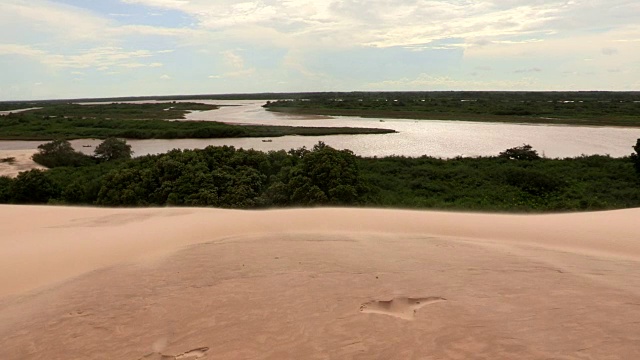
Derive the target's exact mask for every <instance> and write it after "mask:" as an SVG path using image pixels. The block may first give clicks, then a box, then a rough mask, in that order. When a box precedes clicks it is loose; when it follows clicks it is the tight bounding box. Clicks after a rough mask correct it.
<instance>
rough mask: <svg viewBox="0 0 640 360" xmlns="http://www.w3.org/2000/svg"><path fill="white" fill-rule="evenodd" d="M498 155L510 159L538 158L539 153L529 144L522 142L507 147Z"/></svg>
mask: <svg viewBox="0 0 640 360" xmlns="http://www.w3.org/2000/svg"><path fill="white" fill-rule="evenodd" d="M498 157H501V158H506V159H512V160H538V159H540V155H538V152H537V151H535V150H533V148H532V147H531V145H529V144H523V145H522V146H517V147H514V148H510V149H507V150H505V151H503V152H501V153H500V155H498Z"/></svg>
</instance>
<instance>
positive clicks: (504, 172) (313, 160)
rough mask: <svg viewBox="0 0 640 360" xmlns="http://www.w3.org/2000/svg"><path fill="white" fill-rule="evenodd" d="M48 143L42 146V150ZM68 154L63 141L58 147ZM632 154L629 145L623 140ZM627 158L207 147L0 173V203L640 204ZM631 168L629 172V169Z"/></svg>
mask: <svg viewBox="0 0 640 360" xmlns="http://www.w3.org/2000/svg"><path fill="white" fill-rule="evenodd" d="M46 149H51V147H44V148H41V152H42V151H43V150H46ZM58 149H61V151H63V152H64V151H68V149H67V148H66V146H64V144H63V145H62V146H58ZM630 150H631V146H630ZM634 150H635V153H634V154H633V155H632V156H631V157H626V158H611V157H609V156H582V157H577V158H568V159H547V158H541V157H540V156H538V155H537V152H535V150H533V149H532V148H531V147H530V146H528V145H526V144H525V145H523V146H521V147H517V148H512V149H507V150H505V151H504V152H502V153H501V154H500V155H498V156H494V157H481V158H454V159H448V160H445V159H437V158H432V157H420V158H406V157H385V158H361V157H358V156H355V155H354V154H353V153H351V152H350V151H348V150H342V151H339V150H335V149H333V148H331V147H329V146H326V145H325V144H323V143H318V144H317V145H316V146H314V148H313V149H311V150H308V149H305V148H302V149H296V150H290V151H288V152H285V151H272V152H268V153H264V152H259V151H254V150H242V149H235V148H233V147H227V146H225V147H212V146H210V147H207V148H205V149H202V150H184V151H181V150H173V151H170V152H168V153H166V154H162V155H149V156H143V157H139V158H134V159H127V158H123V159H120V160H118V159H114V160H112V161H105V159H101V160H100V159H95V158H93V160H92V161H91V162H87V163H82V164H72V165H73V166H67V164H62V165H65V166H61V164H57V165H56V167H53V168H52V169H50V170H47V171H42V170H31V171H28V172H23V173H21V174H19V175H18V177H17V178H15V179H10V178H7V177H0V202H3V203H51V204H78V205H80V204H82V205H84V204H88V205H103V206H162V205H172V206H214V207H224V208H266V207H281V206H317V205H348V206H375V207H401V208H431V209H451V210H474V211H518V212H530V211H534V212H545V211H576V210H579V211H584V210H604V209H617V208H628V207H639V206H640V160H639V155H640V139H639V140H638V143H637V144H636V147H635V148H634ZM634 166H635V169H634Z"/></svg>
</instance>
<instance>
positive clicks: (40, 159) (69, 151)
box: [32, 139, 93, 168]
mask: <svg viewBox="0 0 640 360" xmlns="http://www.w3.org/2000/svg"><path fill="white" fill-rule="evenodd" d="M32 159H33V161H35V162H37V163H38V164H40V165H42V166H46V167H48V168H54V167H60V166H85V165H91V164H92V163H93V160H92V159H91V157H90V156H88V155H85V154H83V153H81V152H78V151H75V150H74V149H73V146H71V143H70V142H69V141H67V140H65V139H56V140H53V141H51V142H48V143H45V144H42V145H40V146H38V153H37V154H34V155H33V157H32Z"/></svg>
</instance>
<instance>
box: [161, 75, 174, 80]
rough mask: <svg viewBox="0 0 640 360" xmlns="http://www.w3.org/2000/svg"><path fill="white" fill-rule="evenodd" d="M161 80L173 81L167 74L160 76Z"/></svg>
mask: <svg viewBox="0 0 640 360" xmlns="http://www.w3.org/2000/svg"><path fill="white" fill-rule="evenodd" d="M160 79H162V80H171V76H169V75H167V74H164V75H162V76H160Z"/></svg>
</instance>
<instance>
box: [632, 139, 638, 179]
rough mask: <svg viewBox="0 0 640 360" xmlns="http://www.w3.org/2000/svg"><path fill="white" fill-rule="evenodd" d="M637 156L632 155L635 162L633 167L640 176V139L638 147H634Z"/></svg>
mask: <svg viewBox="0 0 640 360" xmlns="http://www.w3.org/2000/svg"><path fill="white" fill-rule="evenodd" d="M633 150H635V151H636V153H635V154H631V160H633V166H634V167H635V168H636V172H637V173H638V175H640V139H638V140H637V141H636V145H635V146H633Z"/></svg>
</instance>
